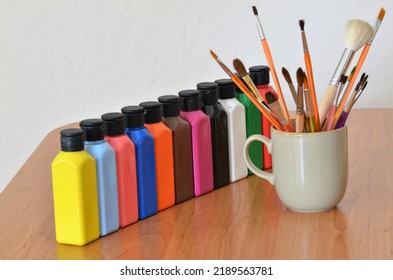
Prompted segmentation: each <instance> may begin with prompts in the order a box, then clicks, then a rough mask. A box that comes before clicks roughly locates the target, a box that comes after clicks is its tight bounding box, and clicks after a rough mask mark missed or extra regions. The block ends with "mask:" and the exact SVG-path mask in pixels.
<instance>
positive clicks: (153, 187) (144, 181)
mask: <svg viewBox="0 0 393 280" xmlns="http://www.w3.org/2000/svg"><path fill="white" fill-rule="evenodd" d="M121 112H122V113H123V115H124V117H125V119H126V130H125V132H126V134H127V135H128V137H129V138H130V139H131V141H132V142H133V143H134V146H135V155H136V174H137V176H136V177H137V182H138V213H139V219H140V220H142V219H145V218H147V217H149V216H152V215H154V214H155V213H157V211H158V204H157V183H156V159H155V151H154V139H153V136H151V134H150V133H149V131H147V129H146V128H145V127H144V124H145V121H144V113H143V107H142V106H127V107H123V108H122V109H121Z"/></svg>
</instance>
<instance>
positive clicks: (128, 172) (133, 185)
mask: <svg viewBox="0 0 393 280" xmlns="http://www.w3.org/2000/svg"><path fill="white" fill-rule="evenodd" d="M101 118H102V120H103V121H104V128H105V140H106V141H107V142H108V143H109V145H111V147H112V149H113V150H114V151H115V154H116V168H117V184H118V197H119V222H120V227H125V226H127V225H129V224H132V223H134V222H136V221H137V220H138V193H137V179H136V160H135V147H134V144H133V143H132V141H131V140H130V138H129V137H128V136H127V135H126V134H125V118H124V115H123V114H122V113H107V114H104V115H102V116H101Z"/></svg>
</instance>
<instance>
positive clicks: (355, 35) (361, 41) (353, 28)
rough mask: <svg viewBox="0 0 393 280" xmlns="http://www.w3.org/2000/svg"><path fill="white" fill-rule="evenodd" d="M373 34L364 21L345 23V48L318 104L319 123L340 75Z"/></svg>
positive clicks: (331, 99) (324, 115)
mask: <svg viewBox="0 0 393 280" xmlns="http://www.w3.org/2000/svg"><path fill="white" fill-rule="evenodd" d="M373 34H374V30H373V28H372V27H371V25H370V24H369V23H367V22H365V21H362V20H360V19H354V20H350V21H348V22H347V23H346V26H345V49H344V52H343V54H342V56H341V58H340V61H339V63H338V65H337V68H336V70H335V71H334V74H333V77H332V79H331V81H330V83H329V85H328V87H327V89H326V90H325V93H324V94H323V97H322V101H321V104H320V106H319V118H320V120H321V123H322V120H323V119H324V118H325V117H326V115H327V113H328V110H329V108H330V106H331V105H332V103H333V101H334V97H335V93H336V92H337V86H338V83H339V79H340V77H341V75H342V74H345V73H346V71H347V68H348V66H349V65H350V63H351V60H352V58H353V56H354V54H355V52H356V51H358V50H359V49H360V48H361V47H363V46H364V45H365V44H366V43H367V42H369V41H370V39H371V38H372V36H373Z"/></svg>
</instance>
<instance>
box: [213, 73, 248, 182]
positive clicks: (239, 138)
mask: <svg viewBox="0 0 393 280" xmlns="http://www.w3.org/2000/svg"><path fill="white" fill-rule="evenodd" d="M215 83H216V84H218V98H219V102H220V103H221V105H222V107H223V108H224V110H225V112H226V113H227V118H228V143H229V176H230V177H229V179H230V181H231V182H235V181H238V180H240V179H243V178H245V177H247V175H248V169H247V165H246V163H245V161H244V159H243V146H244V144H245V142H246V113H245V109H244V106H243V105H242V104H241V103H240V102H239V100H237V99H236V98H235V84H234V83H233V82H232V80H231V79H220V80H216V81H215Z"/></svg>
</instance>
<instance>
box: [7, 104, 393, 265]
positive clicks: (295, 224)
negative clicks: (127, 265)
mask: <svg viewBox="0 0 393 280" xmlns="http://www.w3.org/2000/svg"><path fill="white" fill-rule="evenodd" d="M68 127H69V126H68ZM63 128H64V127H62V128H58V129H56V130H54V131H52V132H50V133H49V134H48V135H47V137H45V139H44V140H43V141H42V143H41V144H40V145H39V146H38V148H37V149H36V150H35V152H34V153H33V154H32V156H31V157H30V158H29V159H28V160H27V161H26V163H25V164H24V166H23V167H22V168H21V169H20V171H19V172H18V173H17V175H16V176H15V177H14V178H13V180H12V181H11V182H10V184H9V185H8V186H7V188H6V189H5V190H4V191H3V193H1V194H0V259H301V260H304V259H356V260H358V259H393V168H392V167H393V164H392V162H393V109H362V110H354V111H353V112H352V113H351V115H350V117H349V120H348V128H349V135H348V138H349V139H348V144H349V181H348V188H347V192H346V194H345V196H344V198H343V200H342V201H341V202H340V204H339V205H338V207H337V208H336V209H333V210H331V211H328V212H324V213H312V214H305V213H295V212H292V211H290V210H289V209H287V208H286V207H285V206H283V205H282V204H281V202H280V201H279V199H278V197H277V195H276V192H275V190H274V187H273V186H271V185H270V184H269V183H267V182H266V181H264V180H262V179H260V178H258V177H256V176H250V177H248V178H246V179H243V180H240V181H238V182H235V183H232V184H230V185H228V186H226V187H224V188H222V189H219V190H216V191H213V192H211V193H209V194H206V195H204V196H202V197H198V198H193V199H191V200H189V201H187V202H184V203H182V204H179V205H176V206H174V207H171V208H169V209H167V210H164V211H162V212H160V213H158V214H156V215H155V216H153V217H150V218H148V219H146V220H143V221H138V222H137V223H135V224H133V225H130V226H128V227H126V228H123V229H120V230H119V231H117V232H115V233H113V234H110V235H108V236H106V237H101V238H99V239H98V240H96V241H94V242H92V243H90V244H88V245H85V246H83V247H77V246H69V245H61V244H57V243H56V240H55V229H54V217H53V205H52V204H53V199H52V184H51V171H50V164H51V162H52V160H53V158H54V157H55V156H56V155H57V153H58V152H59V147H60V145H59V131H60V130H61V129H63Z"/></svg>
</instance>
